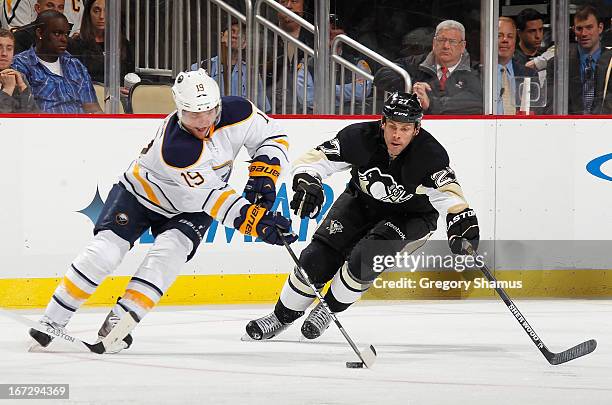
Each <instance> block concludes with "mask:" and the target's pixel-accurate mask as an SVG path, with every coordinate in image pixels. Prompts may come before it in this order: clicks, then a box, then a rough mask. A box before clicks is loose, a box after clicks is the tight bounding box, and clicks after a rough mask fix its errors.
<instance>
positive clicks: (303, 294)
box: [280, 270, 316, 312]
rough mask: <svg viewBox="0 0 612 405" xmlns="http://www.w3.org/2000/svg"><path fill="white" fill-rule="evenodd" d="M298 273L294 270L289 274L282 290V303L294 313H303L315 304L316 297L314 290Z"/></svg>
mask: <svg viewBox="0 0 612 405" xmlns="http://www.w3.org/2000/svg"><path fill="white" fill-rule="evenodd" d="M296 272H297V270H294V271H292V272H291V273H290V274H289V278H288V279H287V281H286V282H285V285H284V286H283V289H282V290H281V293H280V301H281V303H282V304H283V305H284V306H285V307H287V308H289V309H291V310H293V311H297V312H303V311H305V310H306V309H307V308H308V307H309V306H310V304H312V303H313V301H314V300H315V298H316V295H315V293H314V291H313V290H312V288H310V286H309V285H308V284H306V283H305V282H303V281H302V280H301V279H300V278H299V277H298V276H297V275H296Z"/></svg>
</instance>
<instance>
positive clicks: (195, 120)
mask: <svg viewBox="0 0 612 405" xmlns="http://www.w3.org/2000/svg"><path fill="white" fill-rule="evenodd" d="M216 119H217V108H213V109H212V110H209V111H200V112H192V111H183V113H182V117H181V123H182V124H183V126H184V127H185V129H187V131H189V132H190V133H191V135H193V136H195V137H196V138H198V139H201V140H203V141H204V140H206V139H208V137H209V132H210V128H211V127H212V126H213V124H214V123H215V120H216Z"/></svg>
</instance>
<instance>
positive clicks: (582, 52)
mask: <svg viewBox="0 0 612 405" xmlns="http://www.w3.org/2000/svg"><path fill="white" fill-rule="evenodd" d="M573 28H574V34H575V35H576V42H577V43H576V44H571V45H570V48H569V53H568V59H569V72H568V74H569V80H568V89H567V91H568V114H585V115H590V114H593V112H594V106H595V103H594V100H595V83H596V81H597V79H598V78H597V77H596V75H597V72H598V71H600V69H599V68H598V63H599V61H600V58H601V56H602V48H601V42H600V36H601V33H602V32H603V22H602V20H601V17H600V16H599V13H598V11H597V9H596V8H595V7H593V6H591V5H587V6H584V7H581V8H580V9H579V10H578V11H577V12H576V14H575V15H574V27H573ZM554 65H555V63H554V62H553V63H549V64H548V67H547V68H546V78H547V79H546V80H547V85H548V97H549V103H548V107H547V112H550V113H552V111H553V110H552V97H553V94H554V71H555V70H554ZM601 70H602V69H601Z"/></svg>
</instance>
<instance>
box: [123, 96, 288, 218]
mask: <svg viewBox="0 0 612 405" xmlns="http://www.w3.org/2000/svg"><path fill="white" fill-rule="evenodd" d="M242 146H245V147H246V149H247V151H248V153H249V155H250V156H251V157H252V158H256V157H258V156H267V157H268V158H270V159H274V158H277V159H278V160H279V161H280V168H278V170H279V171H280V170H282V168H283V167H285V166H286V165H287V164H288V159H287V151H288V148H289V143H288V138H287V135H286V134H285V132H284V131H282V130H281V129H280V128H279V126H278V124H277V123H276V121H274V120H273V119H271V118H269V117H268V116H267V115H266V114H264V113H263V112H261V111H260V110H259V109H257V107H255V106H254V105H253V104H252V103H251V102H250V101H248V100H246V99H244V98H242V97H223V98H222V108H221V117H220V120H219V122H218V123H217V124H216V125H215V126H214V127H213V128H211V135H210V137H209V139H207V140H206V141H202V140H200V139H197V138H196V137H194V136H193V135H191V134H190V133H189V132H187V131H186V130H185V129H183V128H182V126H181V125H180V124H179V122H178V116H177V113H176V112H174V113H172V114H170V115H169V116H168V117H166V118H165V119H164V122H163V123H162V125H161V127H160V128H159V130H158V131H157V134H156V136H155V138H154V139H153V140H152V141H151V143H150V144H149V146H147V147H146V148H145V149H144V150H143V151H142V154H141V155H140V157H139V158H138V159H136V160H135V161H133V162H132V164H131V165H130V167H129V168H128V170H127V171H126V172H125V173H124V175H123V177H122V178H121V179H120V181H121V183H122V184H123V185H125V187H126V189H127V190H128V191H129V192H130V193H132V194H133V195H134V196H136V198H137V199H138V201H139V202H140V203H141V204H142V205H144V206H145V207H147V208H149V209H151V210H153V211H155V212H157V213H159V214H162V215H164V216H166V217H172V216H174V215H177V214H180V213H182V212H202V211H203V212H206V213H207V214H209V215H210V216H211V217H213V218H215V219H217V220H219V221H220V222H221V223H223V224H224V225H226V226H229V227H234V225H235V224H234V220H235V219H236V218H237V217H239V216H240V209H241V208H242V207H244V206H245V205H249V204H250V203H249V201H248V200H246V199H245V198H244V197H242V196H241V194H240V193H237V192H236V191H235V190H234V189H233V188H232V187H230V186H229V185H228V184H227V182H228V180H229V177H230V174H231V171H232V166H233V162H234V160H235V158H236V156H237V155H238V152H239V150H240V149H241V148H242Z"/></svg>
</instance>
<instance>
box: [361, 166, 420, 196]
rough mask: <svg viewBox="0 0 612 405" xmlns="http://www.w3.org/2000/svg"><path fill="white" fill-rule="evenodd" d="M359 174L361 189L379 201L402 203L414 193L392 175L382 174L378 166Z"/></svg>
mask: <svg viewBox="0 0 612 405" xmlns="http://www.w3.org/2000/svg"><path fill="white" fill-rule="evenodd" d="M358 174H359V186H360V187H361V190H363V192H365V193H367V194H369V195H371V196H372V197H374V198H375V199H377V200H379V201H382V202H388V203H393V204H401V203H404V202H406V201H408V200H409V199H411V198H412V196H413V195H414V194H411V193H408V192H407V191H406V190H405V189H404V186H402V185H401V184H397V183H396V181H395V179H394V178H393V177H392V176H389V175H388V174H382V173H381V171H380V169H379V168H377V167H374V168H372V169H369V170H366V171H365V172H363V173H362V172H361V171H359V172H358Z"/></svg>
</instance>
